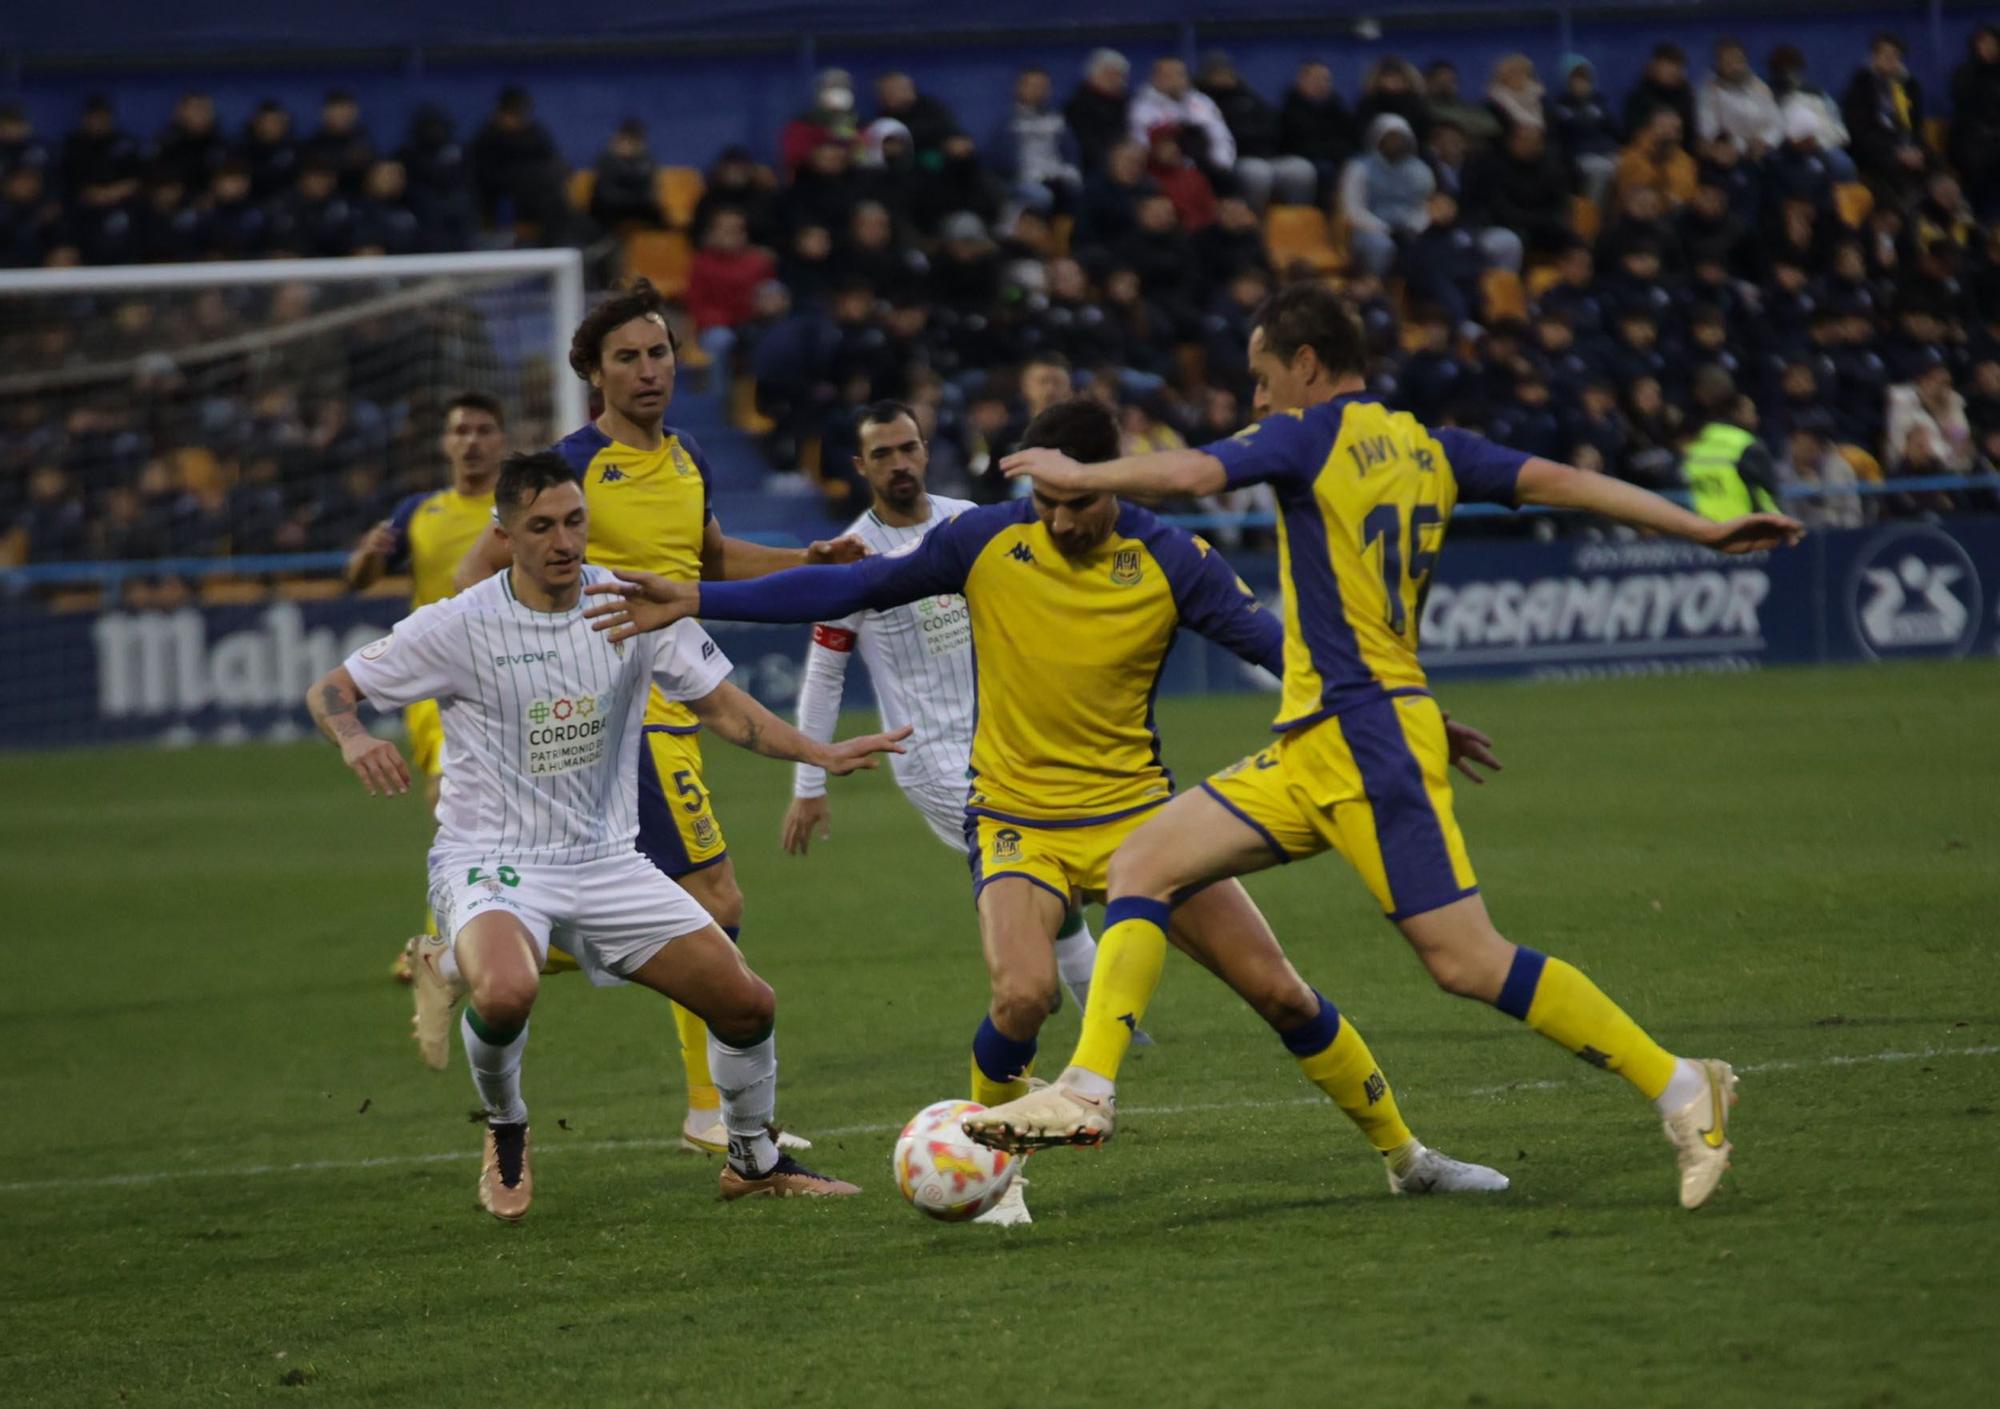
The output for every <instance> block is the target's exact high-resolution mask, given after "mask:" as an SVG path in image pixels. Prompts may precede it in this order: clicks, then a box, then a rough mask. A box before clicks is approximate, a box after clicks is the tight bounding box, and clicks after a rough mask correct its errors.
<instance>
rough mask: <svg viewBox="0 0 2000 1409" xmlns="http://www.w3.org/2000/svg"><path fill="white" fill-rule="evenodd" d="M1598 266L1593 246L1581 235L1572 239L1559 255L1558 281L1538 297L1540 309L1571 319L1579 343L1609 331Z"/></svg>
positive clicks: (1596, 337)
mask: <svg viewBox="0 0 2000 1409" xmlns="http://www.w3.org/2000/svg"><path fill="white" fill-rule="evenodd" d="M1596 265H1597V260H1596V256H1595V255H1593V254H1592V253H1591V249H1590V246H1589V245H1588V244H1586V243H1585V242H1584V241H1583V240H1582V239H1581V238H1575V239H1572V240H1571V241H1570V242H1569V243H1568V244H1567V245H1565V246H1563V248H1562V250H1561V252H1560V253H1558V254H1557V255H1556V277H1555V282H1554V283H1552V284H1550V285H1549V286H1548V287H1547V288H1545V289H1543V290H1542V292H1541V294H1540V295H1539V296H1538V297H1537V298H1536V300H1535V307H1536V308H1537V310H1541V311H1547V312H1551V313H1559V314H1561V315H1562V316H1563V317H1564V318H1566V319H1568V320H1569V325H1570V327H1571V328H1572V329H1573V330H1574V331H1575V333H1576V336H1577V340H1578V341H1579V342H1594V341H1595V340H1596V339H1598V338H1599V337H1601V336H1602V335H1603V334H1604V333H1605V332H1606V331H1607V328H1606V326H1605V309H1604V301H1603V299H1601V298H1600V297H1599V296H1598V293H1597V288H1596V284H1597V268H1596Z"/></svg>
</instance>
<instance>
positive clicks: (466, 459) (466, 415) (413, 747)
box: [342, 391, 507, 983]
mask: <svg viewBox="0 0 2000 1409" xmlns="http://www.w3.org/2000/svg"><path fill="white" fill-rule="evenodd" d="M438 450H439V452H440V453H441V454H442V455H443V456H444V461H445V464H446V465H447V466H448V467H449V468H450V471H451V483H450V484H448V485H446V486H445V487H444V488H442V489H432V490H420V491H419V492H417V493H415V494H412V495H409V496H408V497H406V498H404V499H403V500H402V501H401V502H400V503H398V504H397V505H396V508H395V512H393V513H391V514H390V515H389V517H388V518H386V519H384V520H383V521H382V522H381V523H378V524H376V525H375V527H373V528H371V529H369V530H368V532H367V533H366V534H365V535H364V536H363V537H362V539H361V542H360V543H359V544H357V545H356V546H355V549H354V552H353V553H352V554H350V555H349V557H348V559H347V567H346V569H345V570H344V571H343V573H342V576H343V577H344V578H345V579H346V582H347V586H348V589H349V590H350V591H354V592H359V591H361V590H362V589H363V588H366V587H372V586H373V585H374V584H375V583H376V582H378V581H380V580H381V578H382V575H383V574H384V573H388V572H397V571H400V570H402V569H404V568H407V569H408V570H409V574H410V610H411V611H415V610H416V609H417V608H418V607H425V606H429V605H430V604H431V603H432V602H440V601H443V600H444V599H445V598H446V597H449V596H450V595H451V593H452V574H453V572H454V571H456V570H457V568H458V563H459V559H461V558H463V557H464V556H465V550H466V549H468V548H470V547H471V546H472V545H473V544H474V543H475V542H477V541H478V540H479V539H480V538H481V537H482V536H484V535H485V533H486V530H487V528H488V526H489V525H490V524H491V523H492V522H493V481H494V480H495V479H496V478H497V477H498V476H499V474H500V457H501V456H502V455H504V454H505V453H506V451H507V413H506V411H505V410H504V409H503V408H502V406H501V405H500V401H499V399H498V398H497V397H492V396H488V395H486V394H485V393H484V392H478V391H463V392H460V393H459V394H458V395H457V396H454V397H453V398H452V399H451V400H450V401H448V402H446V403H445V408H444V430H443V433H442V434H441V435H440V436H439V437H438ZM403 727H404V728H405V729H406V730H407V731H408V733H409V736H410V763H411V766H412V767H414V768H416V769H417V770H418V771H419V772H420V773H422V774H423V775H424V799H425V802H426V804H427V805H428V806H429V808H430V810H431V812H432V813H436V811H437V805H438V781H439V779H441V778H442V777H443V776H444V758H443V756H442V748H443V745H444V726H443V725H442V724H440V723H439V721H438V710H437V705H436V704H435V703H433V702H432V701H430V700H419V701H418V702H417V703H415V704H413V705H411V706H410V707H409V708H408V709H406V710H404V711H403ZM424 929H425V932H426V933H435V932H436V923H435V921H434V919H433V917H432V916H431V915H430V913H429V906H428V904H427V905H426V906H425V916H424ZM420 940H421V936H419V938H418V939H412V940H410V941H408V943H406V944H404V945H403V946H402V947H401V948H400V949H398V951H397V953H396V959H395V963H394V964H393V965H392V966H391V967H390V970H389V971H390V973H391V974H393V975H394V976H395V977H396V978H397V979H399V980H401V981H402V982H404V983H408V982H409V981H410V950H411V949H413V948H414V947H415V946H416V945H417V944H418V943H419V942H420Z"/></svg>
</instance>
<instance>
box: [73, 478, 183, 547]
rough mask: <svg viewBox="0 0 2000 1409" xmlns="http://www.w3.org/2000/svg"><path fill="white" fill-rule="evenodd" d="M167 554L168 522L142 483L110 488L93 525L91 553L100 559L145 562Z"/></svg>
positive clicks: (99, 503) (99, 506) (91, 527)
mask: <svg viewBox="0 0 2000 1409" xmlns="http://www.w3.org/2000/svg"><path fill="white" fill-rule="evenodd" d="M166 554H167V534H166V526H165V525H164V524H163V523H161V522H160V520H159V517H158V516H157V515H156V514H154V513H153V512H152V511H151V510H150V509H149V508H148V507H147V504H146V501H145V499H144V497H143V496H141V495H140V493H139V490H138V487H137V486H136V485H133V484H121V485H115V486H113V487H112V488H111V489H109V490H107V491H106V492H105V494H104V496H103V498H102V499H100V500H99V501H98V511H97V513H96V515H95V516H94V521H93V522H92V524H91V526H90V556H91V557H92V558H95V559H97V560H98V561H100V562H143V561H145V560H146V559H148V558H163V557H165V556H166Z"/></svg>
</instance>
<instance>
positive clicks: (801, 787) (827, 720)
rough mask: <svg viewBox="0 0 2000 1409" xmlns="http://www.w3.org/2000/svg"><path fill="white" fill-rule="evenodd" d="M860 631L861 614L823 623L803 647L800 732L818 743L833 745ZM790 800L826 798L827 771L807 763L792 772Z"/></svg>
mask: <svg viewBox="0 0 2000 1409" xmlns="http://www.w3.org/2000/svg"><path fill="white" fill-rule="evenodd" d="M860 632H861V614H860V613H859V612H856V613H855V614H854V615H853V616H847V617H842V618H841V619H840V620H839V621H822V622H820V623H819V624H818V625H817V626H815V627H813V629H812V640H811V641H810V642H808V643H807V645H806V673H805V679H803V680H802V681H800V682H799V732H800V733H801V734H804V735H805V736H806V737H807V738H808V739H812V740H814V741H816V742H818V743H822V744H830V743H832V742H833V729H834V726H835V725H836V724H837V723H839V721H840V696H841V692H842V690H843V689H844V688H845V687H846V685H847V662H848V660H849V659H850V658H852V656H853V655H854V643H855V641H856V639H857V638H858V637H859V635H860ZM792 796H793V797H824V796H826V770H825V769H823V768H815V767H813V766H812V765H811V764H809V763H801V764H797V765H795V767H794V768H793V771H792Z"/></svg>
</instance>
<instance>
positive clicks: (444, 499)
mask: <svg viewBox="0 0 2000 1409" xmlns="http://www.w3.org/2000/svg"><path fill="white" fill-rule="evenodd" d="M492 522H493V491H492V490H490V489H489V490H487V491H486V492H485V493H484V494H460V493H459V492H458V491H457V490H456V489H453V488H450V487H449V486H447V487H446V488H444V489H436V490H430V491H427V492H423V493H417V494H411V495H408V496H406V497H405V498H404V499H403V500H402V501H401V502H399V503H398V504H397V505H396V508H395V510H394V512H392V513H391V514H390V515H389V528H390V531H391V532H393V533H394V534H395V535H396V546H395V549H394V550H393V551H392V552H391V553H390V555H389V559H388V567H389V570H390V571H392V572H394V571H398V570H400V569H402V568H404V567H408V568H409V572H410V610H411V611H415V610H416V609H417V608H418V607H427V606H429V605H430V604H431V603H432V602H441V601H443V600H444V599H445V598H446V597H449V596H450V595H451V577H452V572H453V570H454V569H456V568H457V567H458V560H459V559H460V558H462V557H464V556H465V553H466V550H467V549H468V548H470V547H471V546H472V545H473V544H474V543H475V542H477V541H478V540H479V538H480V536H481V535H482V534H484V533H485V532H486V528H487V525H489V524H490V523H492ZM403 725H404V727H405V728H406V729H407V730H408V731H409V735H410V764H411V766H412V767H414V768H416V769H419V770H420V771H422V772H424V773H428V774H430V775H431V776H432V777H437V776H439V775H440V774H442V773H443V772H444V720H443V717H442V716H441V715H439V713H438V707H437V701H435V700H420V701H418V702H417V703H416V704H413V705H411V706H409V708H407V709H405V710H404V711H403Z"/></svg>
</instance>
